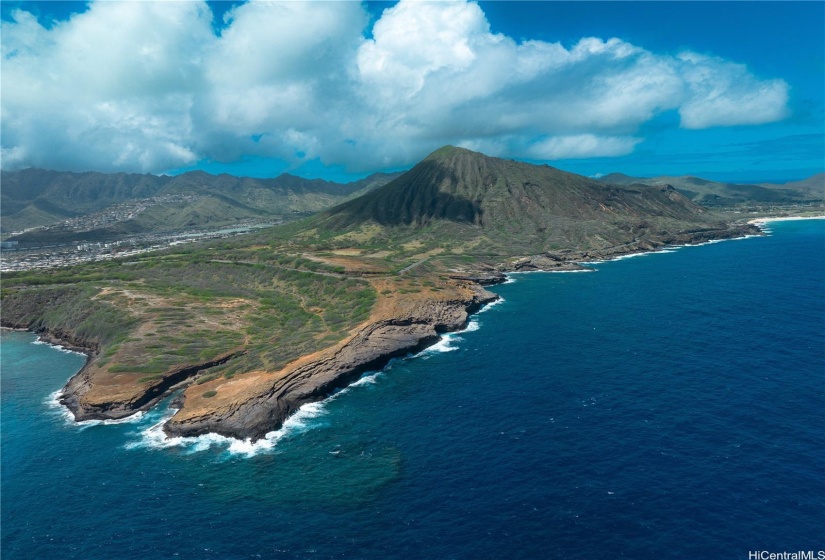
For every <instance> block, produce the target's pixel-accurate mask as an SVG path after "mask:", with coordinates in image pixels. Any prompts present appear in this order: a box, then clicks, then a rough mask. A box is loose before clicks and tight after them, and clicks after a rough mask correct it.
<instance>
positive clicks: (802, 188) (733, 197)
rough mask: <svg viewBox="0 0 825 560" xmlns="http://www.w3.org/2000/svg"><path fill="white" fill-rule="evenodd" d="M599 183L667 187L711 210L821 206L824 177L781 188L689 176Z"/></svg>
mask: <svg viewBox="0 0 825 560" xmlns="http://www.w3.org/2000/svg"><path fill="white" fill-rule="evenodd" d="M599 180H600V181H601V182H603V183H607V184H612V185H635V184H644V185H657V186H658V185H671V186H672V187H674V188H675V189H676V190H678V191H679V192H680V193H682V194H683V195H685V196H686V197H688V198H689V199H691V200H693V201H694V202H698V203H699V204H702V205H705V206H714V207H734V206H743V205H764V204H805V203H821V202H822V201H823V200H825V173H819V174H817V175H813V176H812V177H808V178H807V179H803V180H801V181H793V182H789V183H784V184H775V183H760V184H741V183H725V182H718V181H709V180H707V179H702V178H699V177H691V176H689V175H684V176H661V177H650V178H645V177H631V176H629V175H624V174H622V173H611V174H609V175H605V176H604V177H601V178H600V179H599Z"/></svg>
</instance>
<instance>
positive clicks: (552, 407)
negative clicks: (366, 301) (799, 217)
mask: <svg viewBox="0 0 825 560" xmlns="http://www.w3.org/2000/svg"><path fill="white" fill-rule="evenodd" d="M770 228H771V230H772V231H773V235H771V236H769V237H763V238H752V239H744V240H738V241H731V242H724V243H716V244H711V245H705V246H701V247H687V248H682V249H678V250H676V251H674V252H672V253H666V254H656V255H647V256H642V257H637V258H632V259H627V260H622V261H618V262H611V263H604V264H599V265H596V266H595V267H594V268H595V269H596V270H597V271H596V272H590V273H578V274H527V275H517V276H515V282H513V283H510V284H506V285H502V286H499V287H496V288H495V290H496V291H497V292H498V293H500V294H501V295H502V296H503V297H504V300H505V301H504V302H503V303H500V304H498V305H495V306H493V307H491V308H489V309H487V310H485V311H483V312H482V313H480V314H479V315H477V316H476V317H475V318H474V320H473V322H472V323H471V328H470V329H469V330H468V331H467V332H464V333H460V334H458V335H453V336H451V337H449V338H448V339H447V340H445V341H444V342H443V343H442V344H440V345H438V346H437V347H435V348H433V349H430V350H428V351H426V352H424V353H422V354H421V355H419V356H417V357H415V358H411V359H405V360H398V361H395V362H393V363H392V365H391V366H390V367H389V368H388V369H387V370H385V371H384V372H381V373H378V374H376V375H372V376H368V377H366V378H365V379H364V380H362V381H361V382H360V383H358V384H357V386H356V387H352V388H350V389H347V390H345V391H343V392H342V393H340V394H338V395H336V396H335V397H334V398H332V399H330V400H328V401H326V402H324V403H322V404H318V405H313V406H310V407H307V408H305V409H303V410H302V411H301V412H300V413H299V415H298V417H297V418H295V419H293V420H292V421H290V422H289V425H288V427H287V428H286V429H285V430H282V431H280V432H278V433H277V434H275V435H274V436H272V437H271V438H270V439H271V441H270V442H269V447H268V448H263V449H250V448H248V447H245V446H242V445H237V444H236V445H235V446H234V447H233V449H232V450H231V451H230V450H229V449H228V444H227V443H226V442H220V441H212V442H210V441H208V440H207V439H203V438H202V439H201V440H198V441H197V442H173V443H178V445H171V446H166V447H163V445H168V443H169V442H162V441H161V440H159V439H157V438H155V437H154V433H155V432H153V430H152V426H153V425H155V424H157V423H158V422H159V421H160V420H161V419H162V418H163V415H164V414H166V412H165V411H164V410H163V409H162V407H161V409H159V410H156V411H153V412H151V413H149V414H148V415H146V416H144V417H142V418H139V419H137V420H136V421H135V422H132V423H124V424H118V425H99V424H98V425H87V426H81V427H78V426H76V425H72V424H71V423H70V422H68V421H67V420H66V419H65V417H64V415H63V414H62V412H61V410H60V409H59V408H54V407H53V406H50V405H49V402H48V401H49V395H50V394H51V393H52V392H54V391H56V390H57V389H59V388H60V387H61V386H62V385H63V384H64V383H65V381H66V379H67V378H68V377H69V376H70V375H71V374H72V373H73V372H74V371H76V370H77V369H78V368H79V367H80V366H81V365H82V363H83V360H84V358H83V357H82V356H79V355H76V354H70V353H66V352H60V351H57V350H55V349H53V348H50V347H48V346H45V345H33V344H32V341H33V340H34V337H33V336H32V335H29V334H25V333H3V335H2V387H1V389H2V473H0V474H2V495H1V496H0V501H1V503H0V505H2V526H1V527H0V531H2V550H1V551H0V552H2V555H3V558H4V559H6V558H10V559H11V558H21V559H32V558H90V559H98V558H99V559H109V558H233V559H234V558H258V557H261V558H436V559H442V558H468V559H469V558H607V557H619V558H622V557H624V558H637V559H644V558H747V557H748V551H749V550H772V551H783V550H792V551H795V550H807V549H815V550H818V549H820V548H825V547H824V546H823V542H825V429H823V428H825V297H824V296H825V221H800V222H783V223H774V224H771V225H770Z"/></svg>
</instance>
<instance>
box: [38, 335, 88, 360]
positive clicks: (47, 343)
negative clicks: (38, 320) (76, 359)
mask: <svg viewBox="0 0 825 560" xmlns="http://www.w3.org/2000/svg"><path fill="white" fill-rule="evenodd" d="M32 344H40V345H43V346H49V347H51V348H54V349H55V350H57V351H59V352H64V353H66V354H77V355H78V356H86V354H84V353H83V352H78V351H77V350H69V349H68V348H66V347H65V346H60V345H59V344H52V343H51V342H46V341H45V340H41V339H39V338H38V339H37V340H34V341H32Z"/></svg>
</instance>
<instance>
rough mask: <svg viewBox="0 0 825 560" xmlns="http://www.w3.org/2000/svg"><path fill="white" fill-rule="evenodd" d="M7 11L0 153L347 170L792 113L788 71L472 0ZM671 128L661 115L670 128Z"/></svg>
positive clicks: (580, 146) (612, 142)
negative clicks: (260, 160) (527, 31)
mask: <svg viewBox="0 0 825 560" xmlns="http://www.w3.org/2000/svg"><path fill="white" fill-rule="evenodd" d="M13 17H14V21H11V22H3V24H2V56H3V60H2V73H3V79H2V96H1V97H0V105H1V106H2V107H1V108H0V110H1V111H2V165H3V167H4V168H6V169H13V168H19V167H28V166H39V167H47V168H55V169H66V170H86V169H94V170H100V171H114V170H122V171H142V172H161V171H164V170H168V169H173V168H177V167H181V166H186V165H191V164H193V163H195V162H197V161H199V160H203V159H209V160H216V161H234V160H237V159H240V158H242V157H264V158H276V159H279V160H283V161H286V162H291V163H293V164H295V163H300V162H302V161H308V160H315V159H318V160H320V161H321V162H322V163H323V164H325V165H342V166H344V167H345V168H346V169H347V170H349V171H353V172H360V171H366V170H375V169H381V168H390V167H400V166H406V165H409V164H410V163H412V162H414V161H417V160H418V159H420V158H421V157H422V156H423V155H425V154H426V153H428V152H430V151H432V149H434V148H435V147H438V146H440V145H443V144H455V145H461V146H465V147H468V148H471V149H476V150H481V151H484V152H485V153H488V154H490V155H496V156H504V157H514V158H530V159H535V160H555V159H562V158H583V157H604V156H621V155H625V154H628V153H631V152H632V151H633V150H634V148H635V146H637V145H638V144H639V143H640V142H642V141H643V140H644V138H643V134H642V132H641V131H640V129H641V127H642V126H643V125H644V124H645V123H648V122H650V121H651V120H652V119H654V118H656V117H657V116H658V115H661V114H663V113H666V112H670V111H673V112H674V113H675V114H678V123H679V124H678V126H680V127H682V128H686V129H703V128H711V127H722V126H741V125H757V124H763V123H769V122H774V121H778V120H781V119H783V118H785V117H786V116H788V114H789V109H788V98H789V86H788V84H787V83H786V82H785V81H783V80H782V79H764V78H761V77H757V76H755V75H753V74H752V73H751V72H750V71H749V69H748V68H747V67H746V66H744V65H742V64H738V63H737V62H735V61H730V60H725V59H721V58H716V57H712V56H709V55H706V54H699V53H695V52H690V51H684V52H680V53H677V54H672V53H655V52H651V51H649V50H646V49H644V48H643V47H641V46H637V45H633V44H631V43H628V42H626V41H623V40H621V39H619V38H607V39H600V38H594V37H585V38H582V39H580V40H579V41H578V42H576V43H575V44H573V45H572V46H570V47H569V48H566V47H565V46H563V45H562V44H560V43H551V42H544V41H538V40H516V39H514V38H512V37H508V36H505V35H502V34H497V33H493V32H492V31H491V29H490V24H489V22H488V20H487V18H486V16H485V14H484V12H483V11H482V9H481V8H480V7H479V6H478V5H477V4H475V3H473V2H464V1H461V2H455V3H445V2H438V3H420V2H412V1H407V0H402V1H401V2H399V3H398V4H396V5H394V6H393V7H390V8H388V9H386V10H385V11H384V12H383V13H382V14H381V15H380V17H379V18H378V19H377V20H376V21H375V22H374V23H373V24H372V25H371V26H370V18H369V14H368V13H367V12H366V10H365V8H364V7H363V6H362V5H360V4H357V3H352V2H315V3H299V2H278V3H267V2H248V3H245V4H242V5H239V6H237V7H235V8H234V9H232V10H231V11H229V12H228V13H227V14H226V21H225V22H224V23H225V25H224V26H223V29H222V31H221V32H220V33H219V34H218V33H216V32H215V30H214V29H213V25H212V23H213V22H212V18H213V15H212V12H211V10H210V8H209V7H208V5H207V4H206V3H204V2H162V3H161V2H95V3H92V4H91V5H90V7H89V9H88V10H87V11H86V12H84V13H81V14H77V15H75V16H73V17H72V18H70V19H68V20H66V21H62V22H58V23H56V24H55V25H54V26H53V27H51V28H45V27H43V26H42V25H41V24H40V23H38V20H37V19H36V18H35V17H34V16H33V15H32V14H29V13H27V12H25V11H22V10H19V11H17V12H15V13H14V15H13ZM674 126H675V125H674Z"/></svg>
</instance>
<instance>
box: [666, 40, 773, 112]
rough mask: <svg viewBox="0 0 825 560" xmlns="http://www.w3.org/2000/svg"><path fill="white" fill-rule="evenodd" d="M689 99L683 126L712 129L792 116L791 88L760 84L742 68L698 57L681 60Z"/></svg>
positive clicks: (769, 82)
mask: <svg viewBox="0 0 825 560" xmlns="http://www.w3.org/2000/svg"><path fill="white" fill-rule="evenodd" d="M678 58H679V61H680V62H681V68H680V70H681V72H680V73H681V75H682V76H683V79H684V81H685V84H686V86H687V90H688V93H687V99H686V100H685V102H684V103H682V105H681V106H680V107H679V115H680V116H681V117H682V126H684V127H685V128H710V127H712V126H737V125H747V124H760V123H765V122H772V121H778V120H780V119H783V118H785V117H786V116H787V115H788V109H787V103H788V84H787V83H785V82H784V81H782V80H764V81H760V80H757V79H756V78H755V77H754V76H753V75H752V74H751V73H750V72H748V69H747V68H746V67H745V66H744V65H742V64H734V63H732V62H728V61H726V60H723V59H720V58H714V57H709V56H703V55H699V54H696V53H683V54H681V55H680V56H679V57H678Z"/></svg>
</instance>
